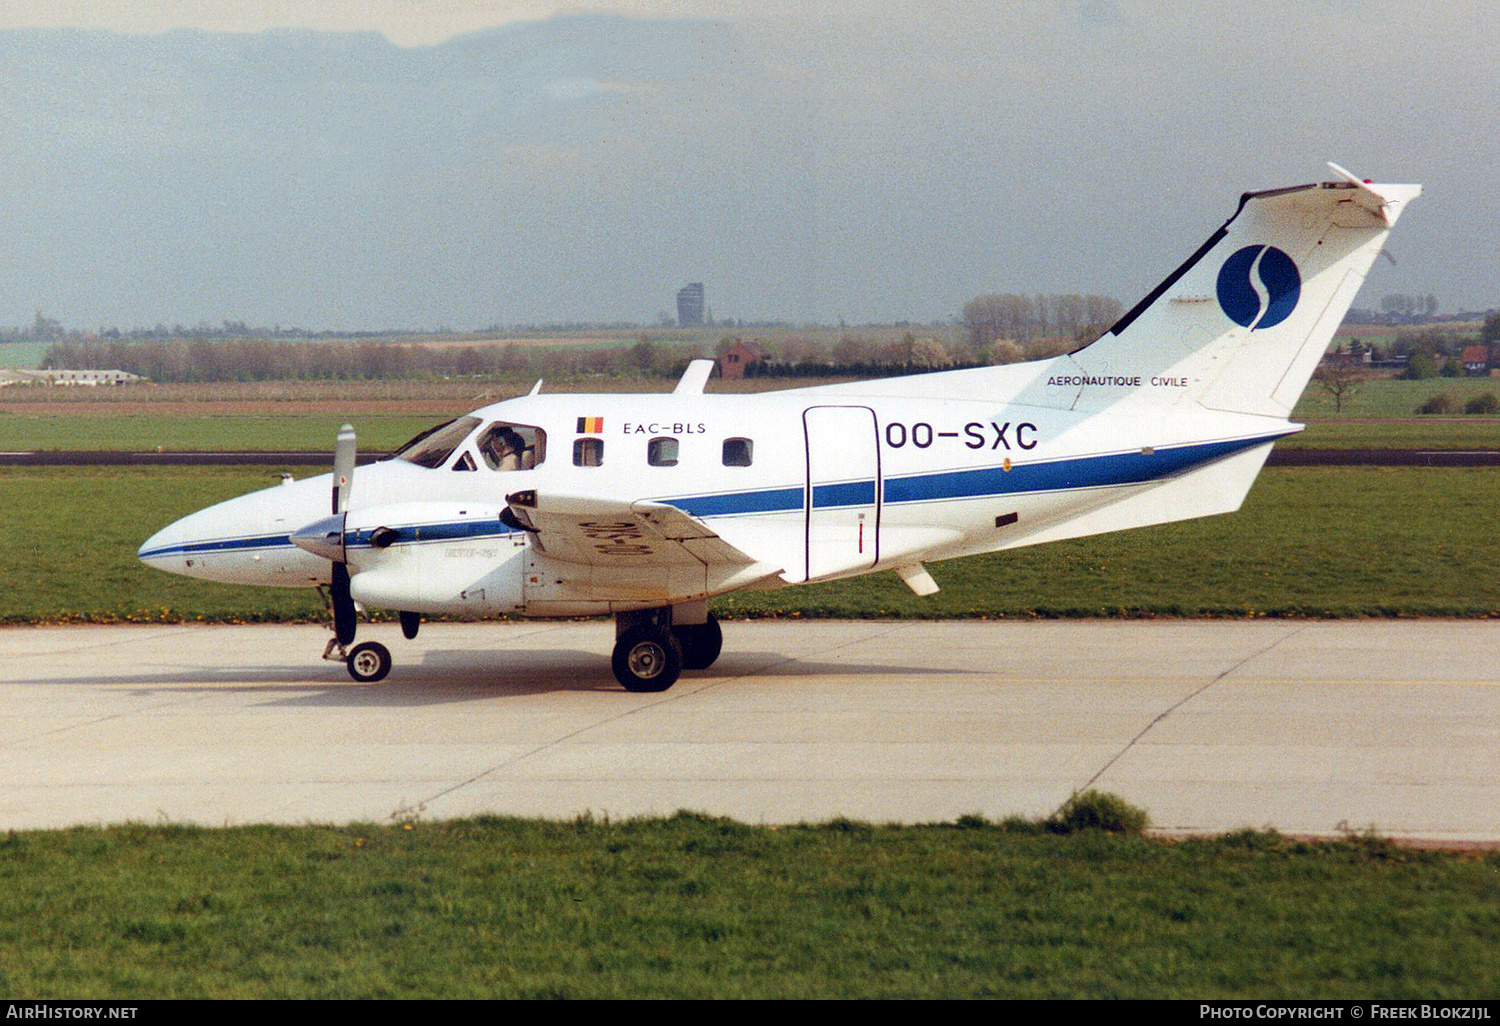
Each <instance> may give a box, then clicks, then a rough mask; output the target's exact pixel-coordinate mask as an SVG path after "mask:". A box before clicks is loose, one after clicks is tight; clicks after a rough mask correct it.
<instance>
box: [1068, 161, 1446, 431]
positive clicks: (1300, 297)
mask: <svg viewBox="0 0 1500 1026" xmlns="http://www.w3.org/2000/svg"><path fill="white" fill-rule="evenodd" d="M1330 166H1331V167H1333V168H1334V170H1335V171H1336V172H1337V173H1338V174H1339V175H1340V177H1341V179H1342V180H1340V181H1337V182H1324V183H1321V184H1313V185H1300V186H1293V187H1291V188H1286V189H1272V190H1268V191H1265V192H1250V193H1246V194H1245V195H1244V196H1242V197H1241V198H1240V206H1239V209H1238V210H1237V211H1236V212H1235V214H1234V216H1233V217H1231V218H1230V219H1229V220H1228V221H1226V222H1225V223H1224V226H1223V227H1222V228H1220V229H1219V230H1218V231H1217V232H1215V233H1214V234H1213V235H1212V236H1211V237H1210V238H1209V239H1208V241H1207V242H1205V243H1204V244H1203V245H1202V246H1200V247H1199V248H1198V250H1197V252H1195V253H1194V254H1193V255H1192V256H1191V257H1189V258H1188V260H1187V261H1186V262H1185V263H1184V264H1183V265H1182V266H1181V267H1179V268H1178V269H1177V270H1176V271H1174V272H1173V273H1172V274H1171V275H1169V276H1168V277H1167V279H1166V280H1165V281H1164V282H1162V284H1161V285H1159V286H1158V287H1157V288H1156V289H1155V290H1153V291H1152V292H1151V294H1150V295H1148V296H1147V297H1146V298H1145V299H1143V300H1141V302H1140V303H1138V304H1136V306H1135V307H1133V308H1132V309H1131V310H1130V311H1129V312H1128V313H1126V314H1125V316H1124V317H1122V318H1120V320H1119V322H1118V323H1116V324H1115V325H1114V327H1112V328H1111V329H1110V330H1109V331H1108V332H1106V333H1105V334H1104V335H1103V336H1102V337H1100V338H1099V339H1098V340H1097V341H1095V342H1094V343H1092V344H1091V345H1089V346H1086V347H1084V348H1083V349H1080V350H1079V351H1077V352H1076V353H1074V354H1072V356H1071V357H1068V358H1066V360H1067V361H1070V362H1071V363H1072V365H1073V368H1074V369H1075V370H1076V373H1077V374H1078V375H1079V377H1080V378H1082V379H1088V378H1096V379H1097V378H1100V377H1104V376H1113V377H1114V379H1116V380H1118V379H1120V378H1126V379H1131V380H1135V379H1139V381H1140V385H1139V387H1138V388H1136V389H1135V390H1134V391H1133V392H1132V393H1131V394H1129V395H1128V396H1123V397H1122V396H1121V395H1120V394H1119V393H1118V392H1113V393H1111V392H1110V391H1105V390H1097V389H1094V390H1091V389H1088V388H1083V389H1081V390H1080V392H1079V395H1078V399H1077V403H1076V405H1075V408H1076V409H1089V408H1103V407H1104V406H1107V405H1108V406H1113V405H1116V404H1119V403H1122V402H1124V403H1130V404H1143V405H1153V406H1159V405H1178V404H1185V403H1197V404H1200V405H1202V406H1203V407H1205V408H1208V409H1211V410H1224V411H1229V412H1235V413H1250V414H1260V415H1265V416H1274V417H1278V418H1285V417H1286V416H1288V415H1289V414H1290V413H1291V410H1292V407H1293V406H1294V405H1295V404H1296V402H1297V399H1298V398H1299V397H1300V396H1301V394H1302V390H1303V389H1304V388H1306V387H1307V382H1308V379H1309V378H1310V377H1311V376H1312V373H1313V370H1314V369H1315V368H1316V367H1317V365H1318V361H1319V360H1320V359H1321V358H1322V356H1323V353H1324V351H1325V350H1326V349H1327V347H1328V344H1329V342H1330V341H1331V340H1332V338H1333V333H1334V331H1335V330H1337V328H1338V326H1339V324H1340V323H1341V322H1342V321H1343V318H1344V314H1345V313H1346V312H1347V311H1348V309H1349V306H1350V305H1351V304H1352V303H1353V301H1354V296H1355V294H1356V293H1357V292H1358V291H1359V287H1360V285H1361V284H1362V283H1363V282H1364V278H1365V274H1366V273H1367V272H1368V271H1369V269H1370V264H1371V263H1372V262H1373V261H1374V260H1375V257H1376V256H1378V255H1379V253H1380V250H1381V246H1382V245H1383V244H1384V242H1385V237H1386V235H1387V234H1388V233H1389V232H1390V229H1391V226H1392V225H1394V224H1395V223H1396V219H1397V218H1398V217H1400V216H1401V213H1402V211H1403V210H1404V209H1405V206H1406V204H1407V203H1408V202H1410V201H1411V200H1412V199H1415V198H1416V197H1417V196H1418V195H1420V194H1421V191H1422V190H1421V187H1420V186H1417V185H1381V184H1375V183H1371V182H1365V181H1362V180H1360V179H1357V178H1355V177H1354V176H1353V175H1351V174H1349V173H1348V172H1347V171H1344V170H1343V169H1342V168H1340V167H1338V166H1337V165H1330Z"/></svg>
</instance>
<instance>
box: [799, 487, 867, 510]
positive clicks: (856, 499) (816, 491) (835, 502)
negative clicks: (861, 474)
mask: <svg viewBox="0 0 1500 1026" xmlns="http://www.w3.org/2000/svg"><path fill="white" fill-rule="evenodd" d="M873 505H875V482H874V481H849V482H847V483H845V484H826V485H813V508H814V509H822V508H823V507H824V506H873Z"/></svg>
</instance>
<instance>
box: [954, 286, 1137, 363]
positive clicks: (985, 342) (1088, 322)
mask: <svg viewBox="0 0 1500 1026" xmlns="http://www.w3.org/2000/svg"><path fill="white" fill-rule="evenodd" d="M1121 313H1123V310H1122V308H1121V306H1120V303H1119V301H1118V300H1115V299H1111V298H1110V297H1109V296H1098V295H1079V294H1077V293H1066V294H1064V293H1058V294H1053V295H1047V294H1039V295H1035V296H1023V295H1020V294H1019V293H1013V292H1007V293H1000V294H992V295H985V296H976V297H975V298H973V299H971V300H969V302H967V303H965V304H964V310H963V326H964V331H965V332H966V334H967V336H968V343H969V345H970V346H972V347H973V348H975V349H985V348H988V347H989V346H992V345H994V343H995V342H997V341H999V340H1001V339H1012V340H1014V341H1017V342H1029V341H1031V340H1032V339H1036V338H1056V337H1069V338H1072V339H1074V340H1076V341H1078V342H1087V341H1090V340H1092V339H1093V338H1095V337H1097V336H1098V335H1100V334H1102V333H1103V332H1104V331H1105V330H1106V329H1107V328H1108V327H1109V326H1110V325H1111V324H1113V323H1115V321H1117V320H1119V319H1120V315H1121Z"/></svg>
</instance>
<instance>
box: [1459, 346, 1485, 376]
mask: <svg viewBox="0 0 1500 1026" xmlns="http://www.w3.org/2000/svg"><path fill="white" fill-rule="evenodd" d="M1463 365H1464V373H1465V374H1469V375H1472V376H1474V377H1479V376H1481V375H1484V374H1488V373H1489V372H1490V351H1489V350H1488V349H1487V348H1485V347H1484V346H1465V347H1464V355H1463Z"/></svg>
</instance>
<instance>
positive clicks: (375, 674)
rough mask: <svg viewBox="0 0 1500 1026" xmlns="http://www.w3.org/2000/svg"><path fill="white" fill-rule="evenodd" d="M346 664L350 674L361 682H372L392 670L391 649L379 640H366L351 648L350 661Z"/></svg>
mask: <svg viewBox="0 0 1500 1026" xmlns="http://www.w3.org/2000/svg"><path fill="white" fill-rule="evenodd" d="M344 665H345V667H346V668H347V669H348V671H349V676H351V677H353V678H354V679H355V680H357V681H359V682H360V683H361V684H370V683H373V682H374V681H377V680H380V679H381V678H382V677H384V676H385V675H386V674H388V673H390V672H391V651H390V649H388V648H386V647H385V646H384V645H382V644H381V643H380V642H378V641H366V642H365V643H364V644H362V645H355V646H354V648H353V649H352V650H350V652H349V661H348V662H347V663H345V664H344Z"/></svg>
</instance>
